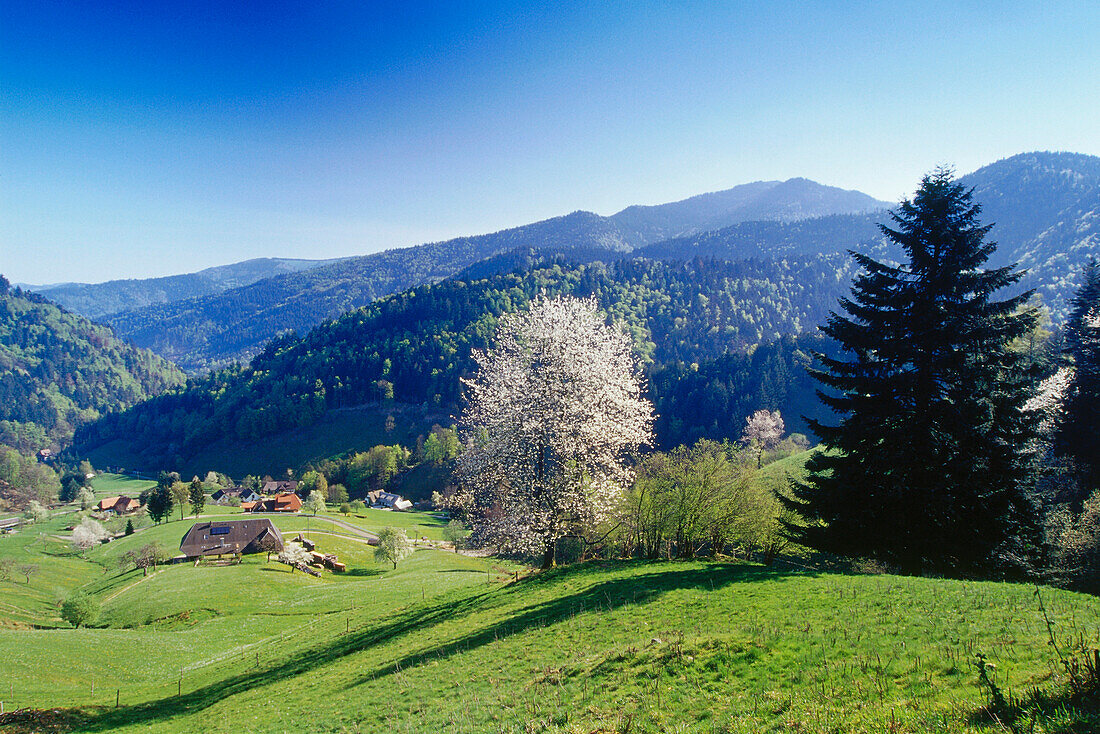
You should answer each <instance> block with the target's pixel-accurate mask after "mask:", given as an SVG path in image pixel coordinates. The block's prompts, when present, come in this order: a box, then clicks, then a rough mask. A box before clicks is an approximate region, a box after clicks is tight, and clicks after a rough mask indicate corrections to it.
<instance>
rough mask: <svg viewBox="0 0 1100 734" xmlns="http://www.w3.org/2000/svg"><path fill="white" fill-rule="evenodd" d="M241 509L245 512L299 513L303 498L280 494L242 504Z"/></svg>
mask: <svg viewBox="0 0 1100 734" xmlns="http://www.w3.org/2000/svg"><path fill="white" fill-rule="evenodd" d="M241 509H242V510H244V511H245V512H299V511H301V509H302V498H301V497H299V496H298V495H296V494H294V493H288V494H280V495H278V496H277V497H265V498H262V499H257V500H252V501H249V502H242V503H241Z"/></svg>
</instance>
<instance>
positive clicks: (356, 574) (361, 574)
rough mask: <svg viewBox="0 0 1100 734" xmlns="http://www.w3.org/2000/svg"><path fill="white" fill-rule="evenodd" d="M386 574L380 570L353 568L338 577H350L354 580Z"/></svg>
mask: <svg viewBox="0 0 1100 734" xmlns="http://www.w3.org/2000/svg"><path fill="white" fill-rule="evenodd" d="M384 573H385V572H384V571H383V570H382V569H380V568H352V569H349V570H347V571H344V572H343V573H340V574H337V575H338V576H350V577H352V578H374V577H377V576H382V575H383V574H384Z"/></svg>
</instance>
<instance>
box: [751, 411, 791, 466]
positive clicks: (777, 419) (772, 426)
mask: <svg viewBox="0 0 1100 734" xmlns="http://www.w3.org/2000/svg"><path fill="white" fill-rule="evenodd" d="M783 430H784V428H783V416H781V415H780V414H779V411H778V410H774V411H772V410H758V411H756V412H755V413H753V414H752V415H750V416H749V417H748V418H746V419H745V431H744V433H742V434H741V443H742V444H744V445H745V447H746V448H748V449H749V450H750V451H752V452H753V454H754V455H755V456H756V468H757V469H759V468H760V466H761V465H762V464H763V462H764V452H765V451H770V450H771V449H773V448H775V445H776V444H777V443H779V439H781V438H783Z"/></svg>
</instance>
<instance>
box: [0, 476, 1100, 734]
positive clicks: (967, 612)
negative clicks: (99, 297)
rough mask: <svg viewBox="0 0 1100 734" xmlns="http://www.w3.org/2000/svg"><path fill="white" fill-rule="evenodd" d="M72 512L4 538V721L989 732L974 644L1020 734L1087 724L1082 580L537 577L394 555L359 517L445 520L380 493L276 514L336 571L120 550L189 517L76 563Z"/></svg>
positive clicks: (1096, 630) (1088, 610) (747, 570)
mask: <svg viewBox="0 0 1100 734" xmlns="http://www.w3.org/2000/svg"><path fill="white" fill-rule="evenodd" d="M799 461H800V460H793V461H791V462H788V464H789V465H788V466H783V465H781V462H777V464H779V466H777V465H773V467H774V468H773V469H771V471H770V472H766V473H763V474H762V476H761V480H765V479H768V480H769V481H775V482H781V481H785V477H786V476H787V474H788V472H791V473H796V472H797V470H798V467H799V466H800V463H799ZM136 487H137V484H136V483H134V482H133V480H126V479H122V478H117V477H115V478H101V479H99V480H97V492H100V491H102V490H110V491H109V492H106V493H114V492H116V491H117V492H131V491H132V489H131V488H136ZM206 510H207V511H206V512H204V514H218V515H224V516H232V515H235V514H238V513H239V510H238V509H236V508H222V507H217V506H211V505H208V506H207V508H206ZM73 517H74V516H73V515H72V514H60V513H59V514H57V515H55V516H54V518H52V519H51V520H50V521H49V522H47V523H44V524H42V525H36V526H31V527H29V528H24V529H22V530H20V531H19V532H17V533H15V534H11V535H6V536H0V557H12V558H14V559H16V560H17V561H18V562H19V563H24V562H31V563H34V564H36V565H37V566H38V567H39V571H38V573H36V574H34V575H32V577H31V579H30V581H29V582H27V580H26V579H25V578H24V577H22V576H20V575H18V574H16V575H14V576H13V578H12V579H11V580H8V581H3V582H0V589H2V591H3V595H2V602H0V620H2V623H3V628H0V645H2V646H3V649H4V650H5V651H6V654H5V655H4V657H3V661H2V662H0V700H2V701H3V703H4V709H5V710H6V711H8V712H10V711H12V710H13V709H25V708H30V709H37V710H46V711H47V713H45V714H38V715H36V716H38V718H35V719H33V720H31V719H26V720H22V719H19V718H18V717H17V718H16V720H14V721H12V722H11V723H9V724H8V725H7V727H6V730H7V731H12V732H24V731H26V732H29V731H93V732H94V731H100V732H103V731H122V732H146V731H152V732H204V733H209V732H242V731H243V732H252V731H255V732H282V731H290V730H306V731H332V732H376V731H397V732H456V733H457V732H576V733H581V732H584V733H589V732H760V731H804V732H822V733H824V732H976V731H990V732H993V731H1003V730H1004V728H1002V727H1003V726H1004V723H1003V722H999V721H998V720H996V719H994V718H992V717H990V716H989V715H988V714H987V713H986V712H985V706H986V705H987V704H988V703H989V700H990V692H989V690H988V687H986V688H982V687H981V686H979V683H978V669H977V666H976V663H977V660H978V655H982V656H984V658H985V659H986V660H987V661H989V662H990V663H992V665H993V667H992V668H990V670H991V671H992V676H993V681H994V683H995V684H996V685H997V686H998V687H999V688H1000V689H1001V690H1002V691H1003V692H1005V694H1006V695H1008V696H1009V697H1018V698H1026V697H1028V696H1030V695H1031V693H1032V691H1034V690H1040V691H1045V692H1048V693H1050V694H1051V695H1052V696H1054V698H1053V700H1051V701H1048V702H1047V703H1046V704H1045V705H1044V706H1045V707H1044V708H1043V710H1042V713H1041V714H1039V715H1036V716H1034V717H1033V718H1021V719H1020V720H1019V722H1017V726H1018V727H1022V728H1017V730H1018V731H1036V732H1088V731H1096V730H1098V728H1097V727H1098V726H1100V718H1097V715H1096V713H1095V712H1093V711H1091V710H1090V709H1088V708H1087V707H1086V708H1084V709H1082V708H1081V707H1080V706H1076V705H1075V706H1070V707H1066V706H1063V705H1062V704H1064V703H1065V701H1062V700H1059V699H1058V698H1057V696H1058V695H1060V692H1062V691H1064V690H1065V688H1064V682H1065V681H1064V671H1063V668H1062V666H1061V664H1060V662H1059V660H1058V657H1057V654H1056V651H1055V649H1054V648H1052V646H1051V645H1050V638H1049V634H1050V633H1049V632H1048V626H1047V621H1048V619H1049V622H1050V623H1051V627H1050V628H1049V629H1051V630H1053V634H1054V635H1055V641H1056V642H1057V643H1058V648H1057V650H1058V651H1061V652H1063V653H1064V654H1067V655H1072V654H1073V653H1074V651H1076V650H1080V649H1085V648H1095V647H1097V646H1100V601H1098V600H1097V599H1095V598H1093V597H1090V596H1086V595H1082V594H1075V593H1070V592H1066V591H1060V590H1056V589H1050V588H1042V589H1041V590H1040V593H1041V601H1042V603H1043V605H1044V606H1045V609H1046V613H1047V617H1044V616H1043V614H1042V612H1041V611H1040V607H1039V602H1040V597H1037V595H1036V587H1035V586H1029V585H1023V584H1010V583H995V582H971V581H952V580H942V579H929V578H910V577H898V576H890V575H850V574H841V573H817V572H811V571H806V570H804V569H786V568H781V567H778V566H777V567H774V568H767V567H763V566H759V565H754V564H749V563H727V562H717V561H713V562H704V561H696V562H668V561H665V562H641V561H606V562H590V563H584V564H578V565H575V566H573V567H568V568H562V569H557V570H553V571H549V572H543V573H533V572H532V571H531V570H530V569H527V568H524V567H521V566H518V565H516V564H513V563H509V562H505V561H501V560H499V559H493V558H488V559H485V558H474V557H468V556H465V555H462V554H456V553H453V552H450V551H447V550H438V549H434V548H430V547H426V546H421V547H420V548H419V549H418V550H416V552H415V553H414V554H413V555H412V556H410V557H409V558H407V559H405V560H404V561H402V562H401V563H400V564H399V566H398V568H397V569H396V570H393V569H392V566H391V565H390V564H388V563H382V564H379V563H376V562H375V561H374V557H373V548H372V547H371V546H369V545H368V544H367V542H366V540H367V538H366V536H365V534H364V533H370V532H371V531H377V530H379V529H380V528H382V527H385V526H387V525H395V526H399V527H403V528H405V529H407V530H409V531H410V535H411V534H413V533H416V534H418V535H424V536H426V537H428V538H433V539H438V538H439V537H440V532H441V527H442V525H443V522H444V521H443V520H441V519H439V518H436V517H434V516H432V515H430V514H427V513H389V512H383V511H378V510H371V511H368V512H365V513H361V514H360V515H351V516H348V517H344V516H342V515H337V514H334V513H326V514H324V515H321V516H318V517H306V516H303V515H298V516H293V517H275V518H274V520H275V522H276V524H277V525H278V526H279V528H280V529H281V530H282V532H283V533H284V536H285V535H287V534H290V535H293V534H296V533H297V532H301V531H304V530H305V528H306V526H307V524H308V526H309V534H310V535H311V536H312V537H313V539H314V540H315V541H317V542H318V544H319V547H320V549H321V550H324V551H326V552H334V553H337V554H338V555H339V557H340V559H341V560H342V561H344V562H345V563H347V565H348V572H347V573H345V574H336V573H332V572H329V571H325V572H323V573H322V575H321V577H320V578H314V577H311V576H308V575H306V574H303V573H301V572H299V571H292V570H291V569H290V568H289V567H288V566H285V565H283V564H280V563H278V562H277V561H274V560H272V561H271V562H268V561H267V560H266V558H265V557H264V556H263V555H254V556H246V557H245V558H244V559H243V562H241V563H239V564H228V565H212V564H204V565H198V566H196V565H194V564H188V563H182V564H171V565H163V566H161V567H159V568H158V569H157V570H156V571H150V573H149V574H148V575H144V574H143V573H142V572H141V571H138V570H132V569H124V568H120V566H119V564H118V561H119V559H120V558H121V557H122V556H123V555H124V554H125V553H126V552H127V551H130V550H136V549H137V548H140V547H141V546H142V545H145V544H146V543H149V542H157V543H159V544H160V545H162V546H163V547H164V548H166V549H169V550H172V551H174V550H175V549H176V548H178V544H179V541H180V539H181V537H182V535H183V533H184V532H185V531H186V529H187V528H189V527H190V525H191V523H192V522H193V521H194V520H193V518H187V519H185V520H184V521H182V522H181V521H180V520H178V519H173V520H172V521H171V522H167V523H164V524H161V525H159V526H155V527H148V528H144V529H141V530H139V531H138V532H136V533H135V534H134V535H132V536H127V537H122V538H119V539H117V540H115V541H113V542H111V543H108V544H104V545H101V546H98V547H96V548H94V549H92V550H90V551H89V552H88V553H87V555H86V557H82V556H81V555H79V554H77V553H75V552H74V551H72V550H71V549H70V548H69V547H68V544H67V541H66V537H67V532H66V530H65V527H66V526H67V525H69V524H71V523H72V522H73ZM175 517H176V518H178V515H176V516H175ZM348 525H350V526H351V527H350V528H349V527H348ZM74 589H81V590H83V591H84V592H85V593H87V594H89V595H90V596H92V597H94V598H95V599H96V600H97V601H98V603H99V605H100V610H101V611H100V615H99V617H98V619H97V621H96V622H95V624H94V626H93V627H91V628H86V629H72V628H71V627H70V626H69V625H68V624H67V623H65V622H64V621H62V620H61V618H60V616H59V602H60V600H62V599H63V598H65V596H67V595H68V594H69V593H70V592H71V591H73V590H74ZM116 704H117V705H116ZM43 717H44V718H43Z"/></svg>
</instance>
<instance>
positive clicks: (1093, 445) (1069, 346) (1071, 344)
mask: <svg viewBox="0 0 1100 734" xmlns="http://www.w3.org/2000/svg"><path fill="white" fill-rule="evenodd" d="M1072 305H1073V312H1072V314H1071V316H1070V320H1069V323H1068V324H1067V325H1066V352H1067V354H1068V355H1069V356H1070V357H1071V358H1072V360H1073V378H1072V380H1071V381H1070V383H1069V387H1068V389H1067V390H1066V396H1065V402H1064V403H1063V404H1062V419H1061V421H1060V422H1059V426H1058V432H1057V436H1056V440H1055V447H1056V450H1057V452H1058V453H1059V454H1062V455H1064V456H1069V457H1071V458H1073V459H1074V462H1075V463H1076V464H1077V467H1078V469H1080V471H1081V478H1082V479H1083V480H1084V486H1083V489H1084V494H1085V495H1086V496H1087V494H1088V492H1089V491H1091V490H1095V489H1100V265H1098V264H1097V262H1096V260H1092V261H1090V262H1089V263H1088V265H1086V266H1085V270H1084V278H1083V283H1082V284H1081V288H1080V289H1079V290H1078V291H1077V293H1076V295H1075V296H1074V298H1073V302H1072ZM1081 499H1083V498H1081Z"/></svg>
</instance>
